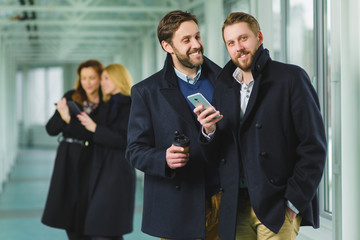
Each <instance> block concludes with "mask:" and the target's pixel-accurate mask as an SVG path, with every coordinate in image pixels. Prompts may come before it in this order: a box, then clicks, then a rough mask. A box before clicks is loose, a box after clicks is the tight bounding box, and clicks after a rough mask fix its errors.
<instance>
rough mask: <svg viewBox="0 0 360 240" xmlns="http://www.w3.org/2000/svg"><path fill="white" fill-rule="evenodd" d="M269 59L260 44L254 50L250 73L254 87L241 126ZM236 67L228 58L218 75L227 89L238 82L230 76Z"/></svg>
mask: <svg viewBox="0 0 360 240" xmlns="http://www.w3.org/2000/svg"><path fill="white" fill-rule="evenodd" d="M270 61H271V58H270V55H269V51H268V50H267V49H264V47H263V45H262V44H261V45H260V47H259V49H258V50H257V51H256V53H255V55H254V59H253V62H252V64H251V73H252V75H253V77H254V81H255V82H254V87H253V90H252V93H251V97H250V99H249V103H248V105H247V108H246V112H245V115H244V117H243V119H242V121H241V125H242V126H243V125H244V124H245V122H246V121H247V119H248V117H249V115H250V113H251V112H252V110H253V107H254V105H255V102H256V99H257V97H258V93H259V87H260V85H261V79H262V74H263V72H264V70H265V68H266V66H267V65H268V63H269V62H270ZM236 68H237V66H236V65H235V64H234V63H233V62H232V61H231V60H230V61H229V62H228V63H227V64H226V65H225V66H224V68H223V70H222V71H221V73H220V74H219V77H218V78H219V81H221V82H223V83H225V85H227V86H228V88H229V89H233V88H235V87H236V86H237V85H238V84H239V83H238V82H237V81H236V80H235V79H234V78H233V76H232V75H233V73H234V71H235V69H236ZM233 91H234V90H233ZM237 101H238V100H237ZM238 111H239V107H238V108H237V112H238ZM236 117H237V116H236Z"/></svg>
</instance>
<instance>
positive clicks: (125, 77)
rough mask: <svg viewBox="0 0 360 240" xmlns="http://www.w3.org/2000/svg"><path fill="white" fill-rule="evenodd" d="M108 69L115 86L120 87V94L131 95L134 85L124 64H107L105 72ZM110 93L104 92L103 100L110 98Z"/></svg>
mask: <svg viewBox="0 0 360 240" xmlns="http://www.w3.org/2000/svg"><path fill="white" fill-rule="evenodd" d="M104 71H106V72H107V74H109V77H110V78H111V80H112V81H113V82H114V84H115V86H116V87H117V88H118V89H119V91H120V94H122V95H124V96H130V95H131V87H132V85H133V80H132V77H131V75H130V73H129V71H128V70H127V69H126V67H125V66H124V65H121V64H118V63H114V64H110V65H108V66H106V67H105V68H104V69H103V72H104ZM110 97H111V95H110V94H105V93H104V92H103V101H104V102H107V101H108V100H109V99H110Z"/></svg>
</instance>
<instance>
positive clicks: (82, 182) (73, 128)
mask: <svg viewBox="0 0 360 240" xmlns="http://www.w3.org/2000/svg"><path fill="white" fill-rule="evenodd" d="M73 93H74V90H71V91H69V92H67V93H66V94H65V95H64V97H65V98H66V99H67V100H72V99H71V96H72V95H73ZM78 107H79V108H80V109H81V106H78ZM97 110H98V108H96V109H95V110H94V111H92V112H91V114H90V117H92V118H94V117H95V116H96V114H97ZM46 131H47V133H48V134H49V135H50V136H56V135H58V134H60V133H61V134H62V136H63V137H66V138H73V139H77V140H86V141H88V142H90V144H89V145H88V146H83V145H80V144H78V143H69V142H65V141H61V142H60V143H59V146H58V148H57V153H56V159H55V165H54V169H53V173H52V177H51V182H50V188H49V193H48V197H47V200H46V205H45V209H44V213H43V216H42V223H44V224H46V225H48V226H51V227H56V228H62V229H66V230H69V231H75V232H83V225H84V220H85V215H86V208H87V203H88V195H89V173H90V166H91V159H92V152H93V144H92V138H93V134H92V133H91V132H89V131H87V130H86V129H85V127H84V126H82V125H81V123H80V122H79V120H78V119H77V117H76V116H75V115H71V121H70V123H69V124H66V122H65V121H64V120H63V119H62V118H61V116H60V114H59V112H58V111H55V113H54V115H53V116H52V117H51V118H50V120H49V121H48V122H47V124H46Z"/></svg>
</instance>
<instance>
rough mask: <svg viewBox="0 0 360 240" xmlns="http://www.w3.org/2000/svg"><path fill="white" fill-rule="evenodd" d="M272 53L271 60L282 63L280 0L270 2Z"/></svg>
mask: <svg viewBox="0 0 360 240" xmlns="http://www.w3.org/2000/svg"><path fill="white" fill-rule="evenodd" d="M272 17H273V19H272V21H273V23H272V28H273V29H272V30H273V31H272V33H273V34H272V38H273V40H272V48H271V50H272V52H271V53H270V56H271V58H273V59H274V60H277V61H283V60H284V59H283V57H282V49H281V45H282V44H281V43H282V38H281V34H282V33H281V26H282V21H281V1H280V0H273V1H272Z"/></svg>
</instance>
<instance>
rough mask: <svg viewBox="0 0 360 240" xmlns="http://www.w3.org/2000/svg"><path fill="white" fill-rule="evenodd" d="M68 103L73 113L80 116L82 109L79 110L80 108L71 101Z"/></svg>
mask: <svg viewBox="0 0 360 240" xmlns="http://www.w3.org/2000/svg"><path fill="white" fill-rule="evenodd" d="M66 103H67V105H68V107H69V109H70V112H71V113H73V114H75V115H78V114H80V113H81V112H82V111H81V109H80V108H79V106H78V105H77V104H76V103H75V102H74V101H72V100H70V101H67V102H66Z"/></svg>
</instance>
